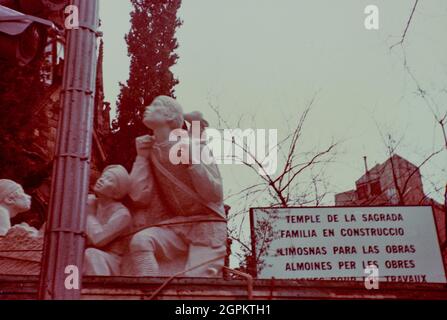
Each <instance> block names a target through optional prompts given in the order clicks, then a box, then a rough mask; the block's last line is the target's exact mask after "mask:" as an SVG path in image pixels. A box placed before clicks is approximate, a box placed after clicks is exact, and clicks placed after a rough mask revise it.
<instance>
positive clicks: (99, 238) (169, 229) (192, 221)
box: [0, 96, 227, 277]
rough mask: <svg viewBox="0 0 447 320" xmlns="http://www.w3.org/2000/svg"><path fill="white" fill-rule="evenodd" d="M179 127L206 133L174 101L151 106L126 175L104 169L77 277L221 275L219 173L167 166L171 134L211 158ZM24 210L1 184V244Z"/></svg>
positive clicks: (20, 199)
mask: <svg viewBox="0 0 447 320" xmlns="http://www.w3.org/2000/svg"><path fill="white" fill-rule="evenodd" d="M185 121H186V122H192V121H198V122H200V124H201V126H202V127H206V126H208V123H207V122H206V121H205V120H204V119H203V117H202V115H201V114H200V113H198V112H194V113H190V114H187V115H185V114H184V113H183V108H182V107H181V105H180V104H179V103H178V102H177V101H176V100H174V99H172V98H170V97H166V96H160V97H158V98H156V99H155V100H154V101H153V103H152V104H151V105H150V106H149V107H148V108H147V109H146V112H145V113H144V120H143V123H144V124H145V126H146V127H147V128H148V129H150V130H151V132H152V133H153V134H151V135H146V136H143V137H139V138H137V139H136V150H137V156H136V159H135V161H134V164H133V167H132V170H131V172H130V173H128V171H127V170H126V169H125V168H124V167H122V166H120V165H112V166H109V167H107V168H105V169H104V171H103V173H102V175H101V177H100V178H99V179H98V180H97V182H96V184H95V185H94V188H93V190H94V194H92V195H90V196H89V198H88V201H87V219H86V237H87V241H86V250H85V256H84V274H86V275H95V276H135V277H155V276H172V275H175V274H178V275H182V276H185V277H218V276H220V275H221V273H222V268H223V265H224V259H225V256H226V251H227V250H226V243H227V241H226V238H227V223H226V214H225V210H224V205H223V188H222V179H221V176H220V172H219V169H218V167H217V165H216V164H215V163H214V162H212V163H211V164H210V163H209V162H207V163H198V164H197V163H195V162H194V164H192V163H193V162H192V161H189V162H188V161H187V162H182V163H181V164H174V163H173V162H172V161H171V158H170V154H171V151H172V148H173V147H174V146H175V145H176V143H177V141H170V136H171V137H172V135H171V133H172V132H173V131H175V130H176V131H177V132H178V131H180V133H183V135H182V136H183V137H185V136H188V137H189V143H190V144H193V143H196V144H198V145H200V148H201V150H203V151H206V152H210V150H206V149H207V148H208V147H207V145H206V142H205V141H204V140H203V139H201V138H200V137H194V136H192V135H191V134H190V132H189V131H188V126H187V125H185ZM182 131H184V132H182ZM171 140H172V139H171ZM185 155H186V156H187V157H188V156H189V155H188V153H185ZM182 156H184V155H182ZM29 207H30V197H29V196H28V195H26V194H25V193H24V192H23V189H22V187H21V186H20V185H18V184H16V183H14V182H12V181H9V180H0V236H4V235H6V234H7V232H8V229H10V227H11V226H10V222H9V219H10V218H11V217H12V216H14V215H16V214H17V213H19V212H23V211H27V210H29Z"/></svg>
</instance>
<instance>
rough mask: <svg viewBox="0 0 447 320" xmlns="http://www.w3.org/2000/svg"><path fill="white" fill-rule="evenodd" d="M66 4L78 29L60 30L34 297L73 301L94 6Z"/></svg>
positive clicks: (84, 187) (88, 131)
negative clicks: (56, 113) (55, 113)
mask: <svg viewBox="0 0 447 320" xmlns="http://www.w3.org/2000/svg"><path fill="white" fill-rule="evenodd" d="M71 4H72V5H74V6H76V7H77V8H78V10H79V28H77V29H71V30H67V32H66V35H67V45H66V51H65V66H64V77H63V84H62V95H61V116H60V119H59V127H58V136H57V144H56V154H55V159H54V169H53V179H52V186H51V198H50V208H49V217H48V221H47V230H46V234H45V245H44V256H43V262H42V270H41V277H40V286H39V298H40V299H53V300H73V299H80V297H81V291H80V289H81V282H82V281H81V278H82V277H81V276H82V263H83V256H84V245H85V237H84V235H85V234H84V229H85V207H86V201H87V196H88V183H89V171H90V168H89V167H90V157H91V145H92V132H93V106H94V97H95V78H96V49H97V41H96V35H97V29H98V26H99V14H98V6H99V5H98V0H72V1H71ZM68 266H75V267H77V268H78V271H79V289H73V288H72V287H70V286H66V285H65V281H66V278H67V276H68V275H67V274H66V273H65V272H66V268H67V267H68ZM75 286H76V284H75Z"/></svg>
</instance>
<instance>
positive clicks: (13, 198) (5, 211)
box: [0, 179, 31, 236]
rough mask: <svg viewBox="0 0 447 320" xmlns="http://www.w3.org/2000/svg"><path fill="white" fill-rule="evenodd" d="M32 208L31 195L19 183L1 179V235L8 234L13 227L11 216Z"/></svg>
mask: <svg viewBox="0 0 447 320" xmlns="http://www.w3.org/2000/svg"><path fill="white" fill-rule="evenodd" d="M30 208H31V196H29V195H27V194H26V193H25V191H23V188H22V186H21V185H19V184H18V183H16V182H14V181H12V180H7V179H2V180H0V236H6V234H7V233H8V231H9V230H10V229H11V218H14V217H15V216H16V215H17V214H19V213H22V212H26V211H28V210H29V209H30Z"/></svg>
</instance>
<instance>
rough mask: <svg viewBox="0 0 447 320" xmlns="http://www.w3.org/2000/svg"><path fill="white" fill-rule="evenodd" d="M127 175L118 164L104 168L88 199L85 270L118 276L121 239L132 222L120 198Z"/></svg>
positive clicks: (123, 247)
mask: <svg viewBox="0 0 447 320" xmlns="http://www.w3.org/2000/svg"><path fill="white" fill-rule="evenodd" d="M129 187H130V177H129V174H128V172H127V170H126V169H125V168H124V167H122V166H119V165H113V166H109V167H107V168H106V169H104V172H103V173H102V175H101V177H100V178H99V179H98V181H97V182H96V184H95V186H94V191H95V195H90V196H89V199H88V215H87V228H86V229H87V232H86V233H87V240H88V243H87V249H86V251H85V257H84V273H85V274H86V275H97V276H119V275H120V274H121V272H120V267H121V257H122V255H123V254H124V251H125V250H126V249H127V243H125V241H124V240H122V239H120V237H121V236H122V234H123V233H124V232H125V231H126V229H127V228H128V227H129V226H130V224H131V216H130V213H129V210H128V209H127V208H126V207H125V206H124V205H123V204H122V203H121V202H120V200H122V199H123V198H124V197H125V196H126V195H127V194H128V192H129Z"/></svg>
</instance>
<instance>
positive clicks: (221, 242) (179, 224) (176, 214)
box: [122, 96, 227, 277]
mask: <svg viewBox="0 0 447 320" xmlns="http://www.w3.org/2000/svg"><path fill="white" fill-rule="evenodd" d="M186 119H187V120H189V121H191V120H198V121H201V123H202V124H203V125H207V123H206V122H205V121H204V120H203V119H201V117H200V114H198V113H193V114H190V115H189V116H187V117H186ZM184 121H185V116H184V114H183V109H182V107H181V106H180V104H179V103H178V102H177V101H176V100H174V99H172V98H170V97H166V96H160V97H158V98H156V99H155V100H154V101H153V103H152V104H151V105H150V106H149V107H148V108H147V110H146V112H145V114H144V121H143V122H144V124H145V125H146V127H147V128H149V129H151V130H152V132H153V135H147V136H143V137H139V138H137V139H136V148H137V157H136V160H135V162H134V165H133V168H132V172H131V175H130V176H131V187H130V193H129V196H130V198H131V199H132V200H133V202H134V204H135V206H136V210H134V212H133V219H134V223H133V228H134V230H139V231H137V232H135V233H134V235H133V236H132V237H131V239H130V243H129V254H128V257H127V260H126V261H125V263H124V265H123V269H122V270H123V272H124V274H125V275H130V276H161V275H172V274H174V273H176V272H179V271H185V270H189V271H188V272H187V273H185V274H184V276H189V277H216V276H219V275H220V274H221V271H222V266H223V264H224V257H225V254H226V237H227V225H226V215H225V211H224V206H223V189H222V179H221V175H220V172H219V169H218V168H217V165H216V164H215V163H214V162H213V163H211V164H209V162H207V163H208V164H206V163H200V162H199V163H196V162H194V163H195V164H193V161H192V159H189V160H190V161H186V163H185V162H183V163H181V164H174V163H173V161H171V160H172V159H170V154H171V151H172V148H174V147H175V146H176V144H177V143H178V141H170V135H171V133H172V132H173V131H174V130H175V131H177V132H178V131H179V130H180V131H181V130H182V128H183V126H184ZM183 133H184V134H185V135H186V136H188V134H189V132H188V131H186V130H185V132H183ZM185 135H183V136H185ZM171 138H172V137H171ZM171 140H172V139H171ZM190 143H197V144H198V145H200V148H201V150H202V151H206V152H210V151H209V150H207V146H206V144H205V143H204V142H203V141H201V140H200V138H194V137H190ZM177 146H178V145H177ZM183 147H184V145H183ZM183 147H182V148H183ZM206 152H205V153H206ZM188 157H190V156H188ZM196 266H200V267H199V268H194V267H196Z"/></svg>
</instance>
